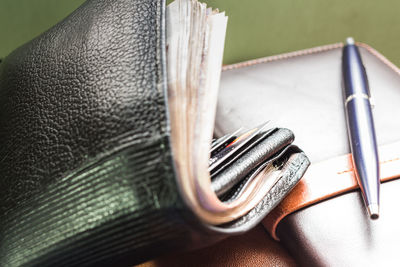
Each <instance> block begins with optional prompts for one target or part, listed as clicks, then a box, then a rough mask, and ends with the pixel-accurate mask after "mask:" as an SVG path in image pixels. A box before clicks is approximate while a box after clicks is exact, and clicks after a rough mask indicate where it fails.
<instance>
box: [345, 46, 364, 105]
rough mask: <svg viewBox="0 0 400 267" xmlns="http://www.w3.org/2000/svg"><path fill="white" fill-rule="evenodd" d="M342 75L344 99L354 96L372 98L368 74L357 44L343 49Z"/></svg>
mask: <svg viewBox="0 0 400 267" xmlns="http://www.w3.org/2000/svg"><path fill="white" fill-rule="evenodd" d="M342 72H343V73H342V74H343V90H344V94H343V96H344V98H345V99H347V98H348V97H349V96H351V95H354V94H364V95H367V96H368V97H369V98H370V97H371V94H370V90H369V84H368V78H367V73H366V70H365V68H364V65H363V62H362V59H361V54H360V51H359V50H358V48H357V46H356V45H355V44H347V45H345V46H344V47H343V54H342Z"/></svg>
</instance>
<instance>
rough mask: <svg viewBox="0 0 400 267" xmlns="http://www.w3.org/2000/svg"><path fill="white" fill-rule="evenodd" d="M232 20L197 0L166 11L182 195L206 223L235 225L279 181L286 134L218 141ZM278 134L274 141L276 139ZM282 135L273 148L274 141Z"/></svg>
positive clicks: (262, 132)
mask: <svg viewBox="0 0 400 267" xmlns="http://www.w3.org/2000/svg"><path fill="white" fill-rule="evenodd" d="M227 20H228V19H227V16H226V15H225V13H224V12H219V11H218V10H213V9H212V8H209V7H207V6H206V4H203V3H200V2H198V1H196V0H176V1H174V2H173V3H171V4H170V5H169V6H168V7H167V47H166V48H167V69H168V98H169V109H170V120H171V132H172V133H171V135H172V138H171V139H172V149H173V153H174V159H175V165H176V169H177V172H178V173H177V175H178V180H179V184H180V187H181V191H182V193H183V196H184V198H185V201H186V202H187V204H188V205H189V206H190V207H191V208H192V209H193V210H194V211H195V213H196V214H197V216H199V217H200V218H201V219H202V220H203V221H204V222H207V223H210V224H221V223H227V222H231V221H233V220H235V219H237V218H239V217H241V216H243V215H244V214H246V213H248V212H249V211H250V210H251V209H253V208H254V207H255V206H256V205H257V204H258V203H259V202H260V201H261V200H262V199H263V198H264V197H265V195H266V194H267V192H268V191H269V190H270V189H271V188H272V187H273V185H275V184H276V182H277V181H279V179H280V177H281V174H282V171H281V167H282V166H283V164H276V162H274V160H272V159H273V158H274V156H275V157H276V156H277V155H278V154H279V152H281V151H282V150H283V149H285V148H286V147H287V146H288V145H289V144H290V143H291V142H292V141H293V135H292V133H291V132H290V131H288V130H286V129H284V130H283V129H276V128H275V129H267V126H268V124H264V125H261V126H258V127H256V128H254V129H252V130H250V131H240V130H239V131H237V132H235V133H233V134H231V135H227V136H224V137H222V138H220V139H218V140H214V142H213V143H212V138H213V127H214V118H215V113H216V106H217V97H218V87H219V81H220V75H221V66H222V57H223V50H224V40H225V32H226V27H227ZM271 137H272V139H271ZM275 138H280V140H279V142H278V143H279V144H278V145H276V144H275V146H273V145H272V144H271V140H273V139H275Z"/></svg>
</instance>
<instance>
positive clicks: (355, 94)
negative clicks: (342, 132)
mask: <svg viewBox="0 0 400 267" xmlns="http://www.w3.org/2000/svg"><path fill="white" fill-rule="evenodd" d="M342 71H343V98H344V103H345V110H346V119H347V130H348V134H349V141H350V147H351V152H352V156H353V163H354V167H355V169H356V176H357V180H358V183H359V185H360V187H361V191H362V195H363V199H364V201H365V204H366V206H367V207H368V211H369V212H370V214H371V211H370V206H371V205H372V206H376V207H378V206H379V187H380V181H379V160H378V149H377V141H376V136H375V128H374V122H373V116H372V110H371V104H370V92H369V84H368V79H367V74H366V71H365V68H364V66H363V63H362V60H361V56H360V52H359V51H358V49H357V46H355V45H354V44H348V45H346V46H345V47H344V48H343V58H342ZM377 212H378V211H377ZM371 215H373V214H371ZM377 215H378V213H376V214H375V215H374V216H375V217H377Z"/></svg>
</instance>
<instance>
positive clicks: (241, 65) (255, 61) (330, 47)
mask: <svg viewBox="0 0 400 267" xmlns="http://www.w3.org/2000/svg"><path fill="white" fill-rule="evenodd" d="M356 44H357V45H358V46H360V47H362V48H364V49H366V50H367V51H368V52H369V53H370V54H372V55H373V56H375V57H376V58H378V59H379V60H380V61H381V62H382V63H383V64H385V65H386V66H387V67H389V68H390V69H391V70H392V71H394V72H395V73H396V74H397V75H400V69H399V68H398V67H397V66H396V65H395V64H393V63H392V62H391V61H390V60H388V59H387V58H386V57H385V56H383V55H382V54H381V53H379V52H378V51H377V50H375V49H374V48H372V47H371V46H369V45H367V44H365V43H360V42H356ZM341 47H343V43H335V44H331V45H324V46H317V47H312V48H309V49H303V50H299V51H294V52H289V53H284V54H279V55H275V56H268V57H262V58H257V59H252V60H248V61H243V62H239V63H235V64H230V65H224V66H222V71H227V70H233V69H239V68H244V67H249V66H253V65H256V64H261V63H267V62H274V61H278V60H283V59H289V58H294V57H298V56H305V55H311V54H316V53H320V52H326V51H330V50H333V49H337V48H341Z"/></svg>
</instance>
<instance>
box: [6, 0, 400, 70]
mask: <svg viewBox="0 0 400 267" xmlns="http://www.w3.org/2000/svg"><path fill="white" fill-rule="evenodd" d="M83 2H84V1H83V0H0V57H4V56H6V55H7V54H8V53H9V52H11V51H12V50H13V49H14V48H16V47H17V46H19V45H21V44H23V43H24V42H26V41H28V40H30V39H32V38H33V37H35V36H37V35H38V34H40V33H41V32H43V31H45V30H46V29H48V28H49V27H51V26H52V25H53V24H55V23H57V22H58V21H60V20H61V19H62V18H64V17H65V16H66V15H68V14H69V13H70V12H72V11H73V10H74V9H75V8H77V7H78V6H79V5H80V4H81V3H83ZM205 2H208V3H209V4H210V5H211V6H213V7H218V8H219V9H220V10H225V11H226V13H227V15H228V16H229V22H228V32H227V39H226V45H225V47H226V48H225V56H224V63H233V62H238V61H243V60H246V59H252V58H257V57H262V56H268V55H274V54H279V53H283V52H289V51H294V50H298V49H304V48H308V47H313V46H318V45H323V44H329V43H335V42H338V41H342V40H344V39H345V38H346V37H347V36H353V37H354V38H355V39H356V40H358V41H361V42H365V43H368V44H369V45H371V46H373V47H374V48H376V49H377V50H378V51H380V52H381V53H383V54H384V55H386V56H387V57H388V58H389V59H390V60H392V61H393V62H394V63H395V64H397V65H400V49H399V47H400V15H399V14H400V1H398V0H383V1H376V0H336V1H332V0H331V1H327V0H247V1H246V0H208V1H205Z"/></svg>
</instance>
